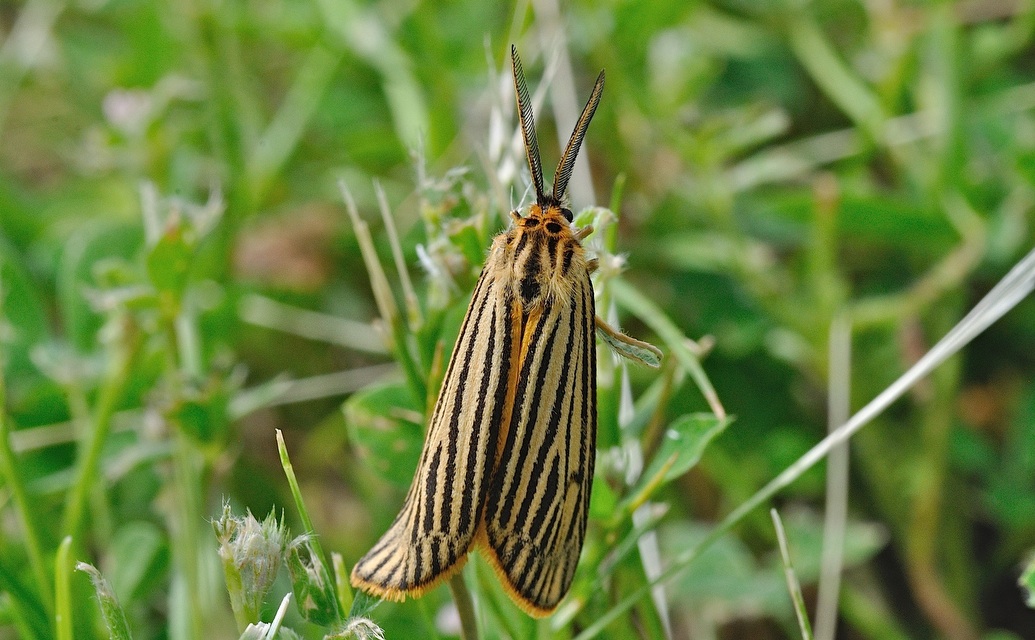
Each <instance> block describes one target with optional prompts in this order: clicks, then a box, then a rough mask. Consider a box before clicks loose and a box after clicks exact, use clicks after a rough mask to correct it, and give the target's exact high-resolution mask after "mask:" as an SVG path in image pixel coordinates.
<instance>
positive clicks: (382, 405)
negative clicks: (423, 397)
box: [342, 382, 424, 486]
mask: <svg viewBox="0 0 1035 640" xmlns="http://www.w3.org/2000/svg"><path fill="white" fill-rule="evenodd" d="M342 410H343V411H344V412H345V423H346V428H347V429H348V432H349V437H350V438H351V439H352V442H353V444H355V445H356V447H357V448H358V450H359V453H360V458H361V459H362V460H363V461H364V462H366V464H368V465H369V466H370V467H371V468H372V469H373V470H374V471H375V472H376V473H377V474H378V475H379V476H380V477H381V478H383V479H385V480H388V481H389V482H392V483H394V484H397V485H400V486H409V484H410V481H411V480H412V479H413V471H414V469H416V468H417V460H418V459H419V458H420V451H421V448H422V447H423V446H424V429H423V426H422V424H421V423H419V422H417V420H418V419H419V420H421V421H423V418H422V416H423V408H422V407H417V406H416V405H415V403H414V400H413V395H412V394H411V393H410V391H409V389H408V388H407V387H406V386H405V385H403V384H401V383H397V382H396V383H389V384H385V385H378V386H375V387H370V388H368V389H365V390H363V391H360V392H358V393H355V394H353V395H352V397H350V398H349V399H348V400H346V401H345V404H344V405H343V407H342Z"/></svg>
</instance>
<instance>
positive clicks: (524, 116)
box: [510, 45, 546, 205]
mask: <svg viewBox="0 0 1035 640" xmlns="http://www.w3.org/2000/svg"><path fill="white" fill-rule="evenodd" d="M510 60H511V62H512V63H513V64H514V95H515V97H516V99H517V110H518V116H519V117H520V118H521V135H522V136H523V137H524V138H525V155H526V156H527V157H528V170H529V171H530V172H531V173H532V184H533V185H534V186H535V199H536V202H538V203H539V204H540V205H543V204H545V201H546V194H545V193H544V192H543V163H542V161H540V160H539V141H538V139H537V138H536V135H535V115H534V114H533V113H532V100H531V99H529V97H528V86H527V85H525V71H524V69H522V68H521V58H519V57H518V53H517V47H515V46H514V45H510Z"/></svg>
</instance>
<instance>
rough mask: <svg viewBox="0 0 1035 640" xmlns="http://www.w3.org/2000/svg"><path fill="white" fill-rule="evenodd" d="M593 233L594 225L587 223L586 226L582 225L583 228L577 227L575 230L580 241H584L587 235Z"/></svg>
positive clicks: (576, 237)
mask: <svg viewBox="0 0 1035 640" xmlns="http://www.w3.org/2000/svg"><path fill="white" fill-rule="evenodd" d="M591 233H593V225H591V224H587V225H586V226H584V227H582V228H581V229H576V230H575V239H576V240H578V241H579V242H582V241H583V240H585V239H586V236H588V235H589V234H591Z"/></svg>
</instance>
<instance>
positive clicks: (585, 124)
mask: <svg viewBox="0 0 1035 640" xmlns="http://www.w3.org/2000/svg"><path fill="white" fill-rule="evenodd" d="M603 92H604V71H603V70H602V69H601V71H600V75H599V76H597V83H596V84H595V85H593V93H591V94H589V101H587V102H586V106H585V107H584V108H583V109H582V115H581V116H579V121H578V122H577V123H575V130H574V131H572V132H571V138H569V139H568V146H567V147H565V149H564V153H563V154H562V155H561V160H560V162H558V163H557V171H556V172H555V173H554V176H553V199H554V200H556V201H557V202H560V201H561V200H562V199H563V198H564V192H565V191H567V190H568V180H570V179H571V170H572V169H573V168H574V167H575V158H577V157H578V155H579V147H581V146H582V139H583V138H584V137H586V129H588V128H589V121H590V120H592V119H593V114H594V113H595V112H596V110H597V105H598V104H600V94H602V93H603Z"/></svg>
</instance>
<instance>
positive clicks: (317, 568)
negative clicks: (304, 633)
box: [287, 534, 342, 626]
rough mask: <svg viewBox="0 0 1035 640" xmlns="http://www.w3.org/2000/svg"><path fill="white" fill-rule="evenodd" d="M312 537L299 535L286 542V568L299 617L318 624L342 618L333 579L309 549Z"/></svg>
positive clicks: (312, 550)
mask: <svg viewBox="0 0 1035 640" xmlns="http://www.w3.org/2000/svg"><path fill="white" fill-rule="evenodd" d="M312 540H313V537H312V536H311V535H308V534H305V535H301V536H299V537H297V538H295V539H294V540H292V541H291V543H290V544H289V545H288V549H287V551H288V553H287V567H288V572H289V573H290V574H291V584H292V585H293V588H294V592H295V604H297V605H298V612H299V613H301V614H302V617H303V618H305V619H306V620H308V621H309V622H312V623H313V624H318V625H321V626H327V625H330V624H333V623H335V622H340V621H341V620H342V617H341V612H340V611H339V610H338V597H337V594H336V593H335V590H334V580H332V579H331V574H330V572H329V571H328V570H327V566H326V565H325V564H324V562H323V558H321V557H320V554H319V553H318V552H317V551H316V550H315V549H314V548H313V544H312Z"/></svg>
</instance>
